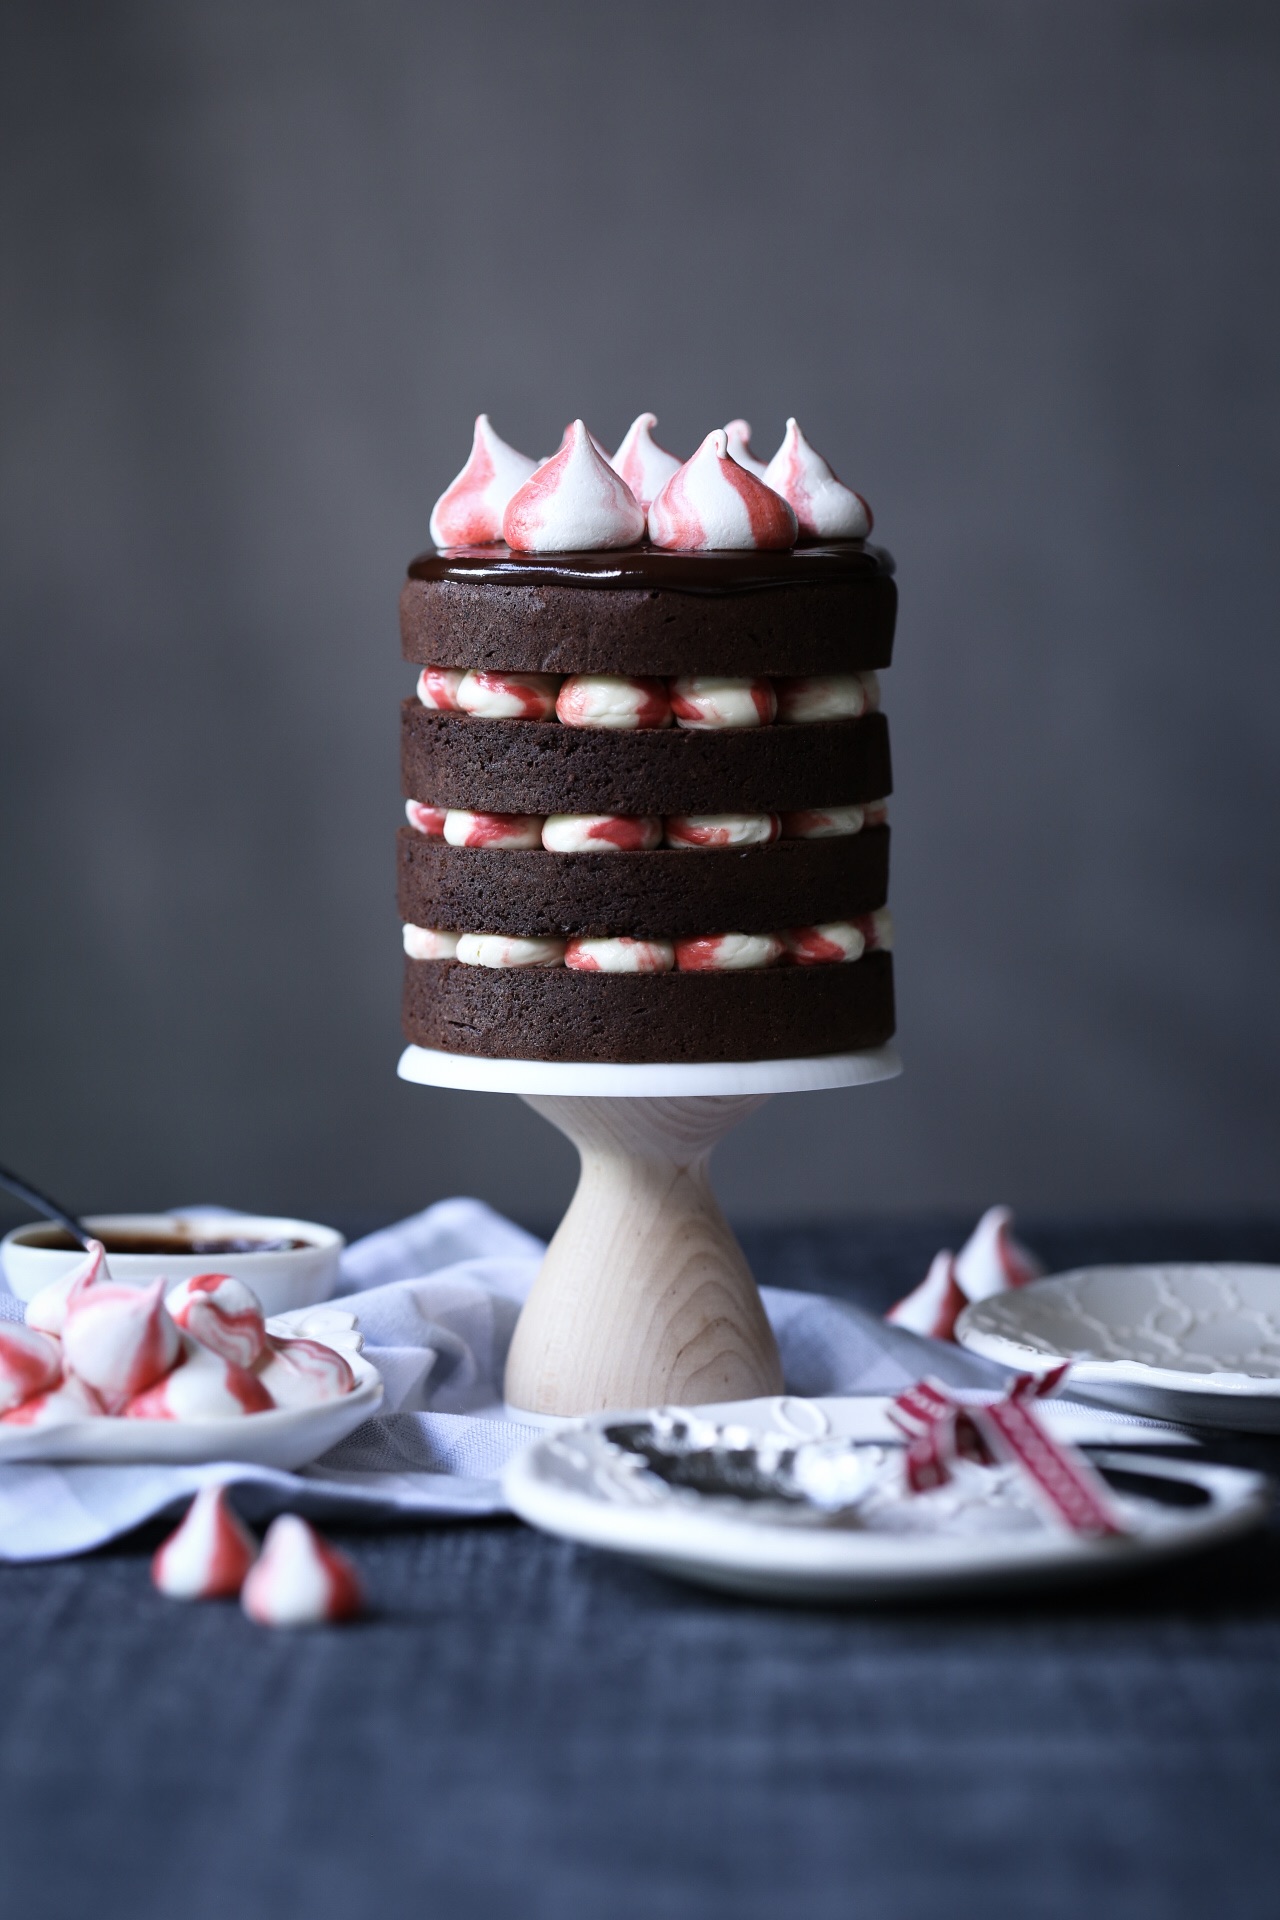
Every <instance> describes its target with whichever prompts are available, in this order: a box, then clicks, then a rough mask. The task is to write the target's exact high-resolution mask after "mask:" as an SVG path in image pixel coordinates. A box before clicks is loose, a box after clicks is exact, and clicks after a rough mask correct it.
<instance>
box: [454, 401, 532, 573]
mask: <svg viewBox="0 0 1280 1920" xmlns="http://www.w3.org/2000/svg"><path fill="white" fill-rule="evenodd" d="M536 466H537V462H536V461H535V460H530V459H529V458H528V456H527V455H526V454H523V453H517V452H516V450H515V448H514V447H509V446H508V445H507V443H506V441H505V440H502V439H500V438H499V436H498V435H497V434H496V433H495V432H494V430H493V428H492V427H491V426H490V424H489V416H488V414H487V413H481V414H477V415H476V426H475V434H474V436H473V438H472V442H471V454H470V457H469V458H468V460H467V464H466V466H465V467H464V468H463V469H462V472H461V473H460V474H459V475H458V477H457V478H456V480H451V481H450V483H449V485H448V486H447V487H446V488H445V490H444V492H443V493H442V494H441V495H440V498H439V499H438V500H437V501H436V504H435V506H434V508H433V509H432V513H431V538H432V540H433V541H434V542H435V544H436V546H438V547H471V546H486V545H488V544H489V543H490V542H491V541H495V540H501V538H502V515H503V512H504V510H505V508H506V505H507V502H508V501H509V500H510V498H511V496H512V494H513V493H515V492H516V491H517V489H518V488H519V487H521V486H522V485H523V484H524V482H525V481H526V480H527V479H528V478H529V475H530V474H531V473H533V472H534V470H535V468H536Z"/></svg>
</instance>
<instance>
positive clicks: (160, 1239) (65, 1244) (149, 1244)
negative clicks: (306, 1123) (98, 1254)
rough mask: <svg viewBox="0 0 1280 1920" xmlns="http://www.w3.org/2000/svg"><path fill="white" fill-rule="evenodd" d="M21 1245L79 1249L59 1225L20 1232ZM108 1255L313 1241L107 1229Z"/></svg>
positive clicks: (283, 1248)
mask: <svg viewBox="0 0 1280 1920" xmlns="http://www.w3.org/2000/svg"><path fill="white" fill-rule="evenodd" d="M22 1240H23V1245H24V1246H28V1247H39V1248H41V1249H42V1250H47V1251H49V1252H51V1253H80V1252H81V1251H82V1249H81V1247H80V1246H79V1244H78V1242H76V1241H75V1240H73V1239H72V1238H71V1235H70V1234H69V1233H66V1232H65V1231H64V1230H63V1229H62V1228H61V1227H38V1228H34V1229H33V1230H32V1231H31V1232H30V1233H25V1234H23V1236H22ZM102 1244H103V1246H104V1247H105V1248H106V1250H107V1253H108V1255H111V1254H113V1253H143V1254H155V1255H157V1256H160V1257H167V1258H175V1257H176V1258H179V1259H183V1260H189V1259H191V1258H192V1256H193V1255H194V1254H199V1255H200V1256H201V1258H203V1257H204V1256H205V1255H206V1254H211V1255H212V1254H227V1253H296V1252H299V1251H300V1250H301V1249H302V1248H303V1247H310V1246H312V1245H314V1242H313V1241H310V1240H286V1239H276V1240H259V1239H247V1238H245V1237H244V1236H243V1235H230V1234H226V1235H207V1236H197V1235H194V1234H185V1233H111V1232H107V1233H104V1234H103V1235H102Z"/></svg>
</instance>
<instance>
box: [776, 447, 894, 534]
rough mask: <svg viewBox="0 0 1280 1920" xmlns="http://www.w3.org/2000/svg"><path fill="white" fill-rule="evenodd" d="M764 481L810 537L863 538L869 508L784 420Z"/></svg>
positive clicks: (869, 511)
mask: <svg viewBox="0 0 1280 1920" xmlns="http://www.w3.org/2000/svg"><path fill="white" fill-rule="evenodd" d="M764 477H765V483H766V485H767V486H770V487H772V488H773V490H774V492H775V493H780V494H781V495H782V497H783V499H784V500H786V501H788V502H789V503H790V504H791V506H792V507H793V508H794V509H795V516H796V519H797V520H798V521H799V522H800V531H801V532H802V533H803V534H805V535H806V537H807V538H808V539H810V540H865V539H866V537H867V535H868V534H869V533H870V531H871V509H870V507H869V506H868V505H867V503H866V501H865V500H864V499H863V497H862V495H861V494H860V493H855V492H854V491H853V489H852V487H846V486H845V484H844V482H843V481H842V480H837V478H836V476H835V474H834V473H833V472H832V471H831V468H830V467H829V466H828V465H827V463H826V461H825V460H824V459H823V457H822V455H821V454H820V453H818V452H816V451H815V450H814V448H813V447H811V446H810V445H809V442H808V441H807V440H806V439H805V437H804V435H803V434H802V433H801V431H800V428H799V426H798V425H797V424H796V422H795V421H794V420H788V422H787V431H786V434H785V436H784V438H783V442H782V445H781V446H780V447H779V448H778V451H777V452H776V453H775V454H774V456H773V458H772V460H771V461H770V462H769V464H768V466H767V467H766V469H765V475H764Z"/></svg>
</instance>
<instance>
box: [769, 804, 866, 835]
mask: <svg viewBox="0 0 1280 1920" xmlns="http://www.w3.org/2000/svg"><path fill="white" fill-rule="evenodd" d="M866 825H867V809H866V808H865V807H809V808H806V809H805V810H804V811H803V812H801V813H784V814H783V816H782V835H783V838H784V839H785V840H838V839H842V838H843V837H844V835H845V834H849V833H861V832H862V829H863V827H865V826H866Z"/></svg>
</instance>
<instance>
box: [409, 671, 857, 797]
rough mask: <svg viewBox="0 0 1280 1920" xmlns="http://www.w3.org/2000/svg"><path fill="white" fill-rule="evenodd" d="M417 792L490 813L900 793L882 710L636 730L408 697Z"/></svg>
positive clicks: (412, 784)
mask: <svg viewBox="0 0 1280 1920" xmlns="http://www.w3.org/2000/svg"><path fill="white" fill-rule="evenodd" d="M401 712H402V720H401V733H400V766H401V774H402V779H403V786H404V792H405V794H406V795H407V797H408V798H409V799H412V800H421V801H423V802H425V803H426V804H427V805H429V806H435V807H467V808H471V809H473V810H480V811H484V812H487V813H630V814H654V813H658V814H668V813H791V812H795V811H798V810H800V809H802V808H807V807H841V806H850V805H854V804H857V803H859V802H862V801H865V800H880V799H883V798H884V796H885V795H886V794H888V793H889V791H890V789H891V783H892V771H891V768H890V764H889V729H888V725H887V723H886V721H885V717H884V715H883V714H882V713H868V714H864V715H863V716H862V718H861V719H860V720H824V721H819V722H816V723H815V724H813V725H811V726H802V727H747V728H733V729H727V730H725V731H723V732H712V733H698V732H694V731H692V730H686V729H685V728H683V727H666V728H661V729H655V730H653V731H641V732H635V733H622V732H615V731H613V730H612V729H610V728H607V727H565V726H561V725H560V724H559V722H558V721H545V720H475V719H472V718H470V717H469V716H468V715H465V714H454V713H430V712H428V710H427V709H426V708H425V707H424V706H423V705H422V703H421V702H420V701H418V700H413V699H410V700H406V701H405V702H404V705H403V708H402V710H401Z"/></svg>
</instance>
